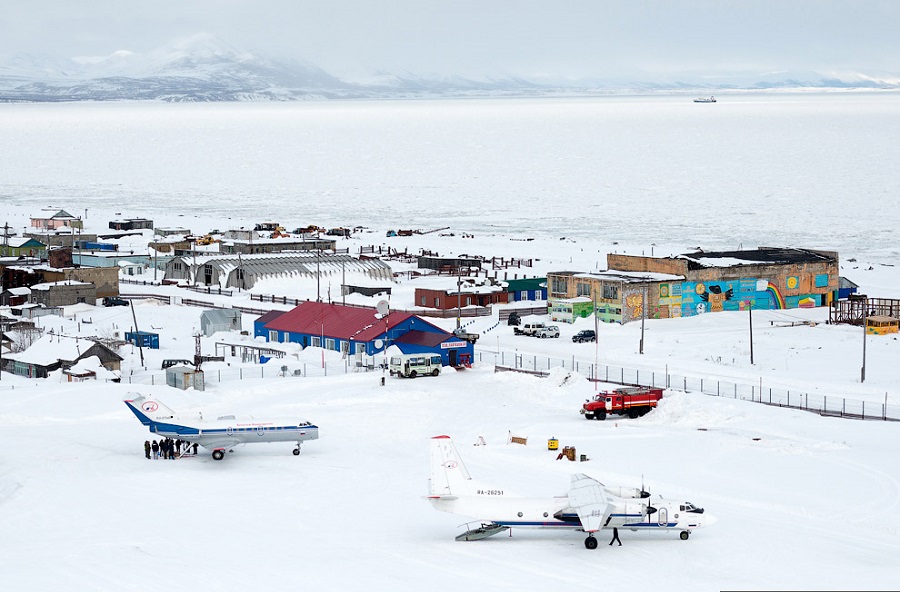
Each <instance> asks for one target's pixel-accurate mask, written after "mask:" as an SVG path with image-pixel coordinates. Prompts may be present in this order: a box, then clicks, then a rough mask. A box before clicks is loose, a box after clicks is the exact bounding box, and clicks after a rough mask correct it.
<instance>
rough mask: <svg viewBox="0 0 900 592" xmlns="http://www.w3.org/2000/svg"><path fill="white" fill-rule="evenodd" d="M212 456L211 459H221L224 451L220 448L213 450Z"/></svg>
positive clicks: (223, 456)
mask: <svg viewBox="0 0 900 592" xmlns="http://www.w3.org/2000/svg"><path fill="white" fill-rule="evenodd" d="M212 457H213V460H222V459H223V458H225V452H224V451H222V450H213V453H212Z"/></svg>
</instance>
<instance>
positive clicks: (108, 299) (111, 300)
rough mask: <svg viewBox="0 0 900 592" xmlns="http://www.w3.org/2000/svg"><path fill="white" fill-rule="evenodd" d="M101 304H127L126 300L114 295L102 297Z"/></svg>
mask: <svg viewBox="0 0 900 592" xmlns="http://www.w3.org/2000/svg"><path fill="white" fill-rule="evenodd" d="M103 306H128V301H127V300H125V299H124V298H118V297H116V296H107V297H106V298H104V299H103Z"/></svg>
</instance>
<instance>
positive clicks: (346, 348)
mask: <svg viewBox="0 0 900 592" xmlns="http://www.w3.org/2000/svg"><path fill="white" fill-rule="evenodd" d="M349 351H350V343H349V342H347V341H342V342H341V353H344V354H345V353H347V352H349Z"/></svg>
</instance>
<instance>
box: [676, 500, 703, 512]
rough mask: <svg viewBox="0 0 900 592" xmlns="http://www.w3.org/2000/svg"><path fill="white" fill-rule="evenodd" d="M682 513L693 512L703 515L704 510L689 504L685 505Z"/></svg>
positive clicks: (682, 507)
mask: <svg viewBox="0 0 900 592" xmlns="http://www.w3.org/2000/svg"><path fill="white" fill-rule="evenodd" d="M681 509H682V511H684V512H693V513H695V514H702V513H703V508H698V507H697V506H695V505H694V504H692V503H691V502H687V503H686V504H685V505H683V506H681Z"/></svg>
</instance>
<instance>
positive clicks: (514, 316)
mask: <svg viewBox="0 0 900 592" xmlns="http://www.w3.org/2000/svg"><path fill="white" fill-rule="evenodd" d="M521 322H522V319H521V318H520V317H519V313H517V312H516V311H512V312H511V313H509V318H507V319H506V324H507V325H514V326H518V325H519V323H521Z"/></svg>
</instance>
